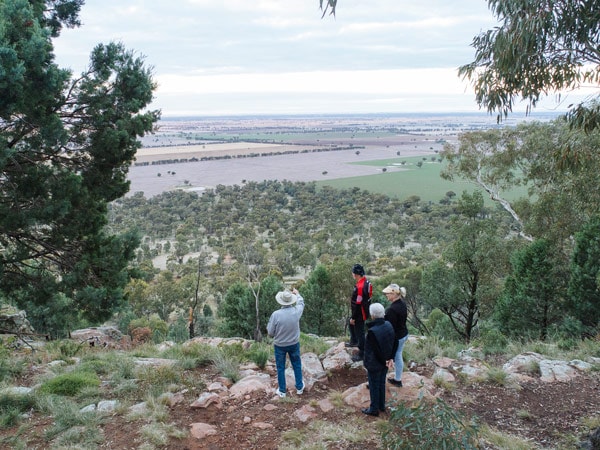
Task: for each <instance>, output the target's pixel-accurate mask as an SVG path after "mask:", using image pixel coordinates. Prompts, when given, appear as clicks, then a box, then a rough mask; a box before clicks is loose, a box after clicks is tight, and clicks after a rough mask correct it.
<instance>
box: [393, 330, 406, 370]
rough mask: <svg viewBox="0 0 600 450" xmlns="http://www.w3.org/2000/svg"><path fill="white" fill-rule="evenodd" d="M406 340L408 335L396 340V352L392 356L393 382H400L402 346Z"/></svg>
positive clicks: (402, 361)
mask: <svg viewBox="0 0 600 450" xmlns="http://www.w3.org/2000/svg"><path fill="white" fill-rule="evenodd" d="M407 340H408V334H407V335H406V336H404V337H403V338H402V339H398V350H396V354H395V355H394V369H395V373H394V380H396V381H402V372H403V371H404V359H402V350H403V349H404V344H406V341H407Z"/></svg>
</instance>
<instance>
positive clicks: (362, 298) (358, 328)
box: [347, 264, 373, 362]
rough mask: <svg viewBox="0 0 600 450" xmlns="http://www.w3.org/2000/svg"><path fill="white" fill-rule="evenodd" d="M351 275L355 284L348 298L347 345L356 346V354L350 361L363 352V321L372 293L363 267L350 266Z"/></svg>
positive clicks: (358, 359)
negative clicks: (349, 312)
mask: <svg viewBox="0 0 600 450" xmlns="http://www.w3.org/2000/svg"><path fill="white" fill-rule="evenodd" d="M352 276H353V277H354V280H355V281H356V284H355V286H354V290H353V291H352V297H351V298H350V307H351V310H352V315H351V317H350V320H349V325H350V327H349V328H350V343H349V344H347V347H354V346H357V347H358V354H357V355H354V356H352V361H355V362H357V361H362V359H363V356H364V352H365V321H366V320H367V318H368V317H369V302H370V299H371V296H372V295H373V286H372V285H371V283H370V282H369V280H367V277H366V276H365V269H364V267H363V266H361V265H360V264H355V265H354V266H353V267H352ZM353 344H354V345H353Z"/></svg>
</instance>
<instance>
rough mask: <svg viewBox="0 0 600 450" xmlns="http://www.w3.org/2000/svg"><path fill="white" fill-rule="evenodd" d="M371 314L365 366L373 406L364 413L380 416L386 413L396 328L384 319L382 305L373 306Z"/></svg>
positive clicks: (370, 308) (364, 360)
mask: <svg viewBox="0 0 600 450" xmlns="http://www.w3.org/2000/svg"><path fill="white" fill-rule="evenodd" d="M369 312H370V314H371V319H372V320H371V321H370V322H369V323H368V324H367V338H366V341H365V355H364V359H363V364H364V366H365V369H367V378H368V380H369V396H370V397H371V404H370V405H369V407H368V408H364V409H363V410H362V413H363V414H367V415H368V416H378V415H379V413H380V412H384V411H385V377H386V375H387V371H388V367H387V362H388V360H389V359H391V358H392V355H393V353H392V352H393V350H394V328H393V327H392V324H391V323H389V322H388V321H386V320H385V319H384V318H383V316H384V314H385V310H384V308H383V305H382V304H381V303H373V304H371V306H369Z"/></svg>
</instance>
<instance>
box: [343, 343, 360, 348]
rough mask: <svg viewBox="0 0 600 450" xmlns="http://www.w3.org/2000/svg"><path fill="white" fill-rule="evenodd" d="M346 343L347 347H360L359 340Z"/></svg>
mask: <svg viewBox="0 0 600 450" xmlns="http://www.w3.org/2000/svg"><path fill="white" fill-rule="evenodd" d="M344 345H345V346H346V347H352V348H355V347H358V343H357V342H346V343H345V344H344Z"/></svg>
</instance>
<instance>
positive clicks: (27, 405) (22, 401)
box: [0, 393, 35, 427]
mask: <svg viewBox="0 0 600 450" xmlns="http://www.w3.org/2000/svg"><path fill="white" fill-rule="evenodd" d="M34 407H35V399H34V397H33V396H32V395H29V394H26V395H19V394H13V393H2V394H0V427H11V426H13V425H15V424H16V423H17V422H18V420H19V418H20V417H21V415H22V414H23V413H25V412H27V411H29V410H30V409H32V408H34Z"/></svg>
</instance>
